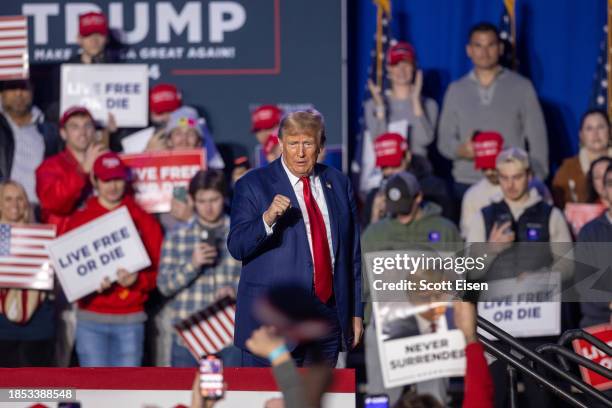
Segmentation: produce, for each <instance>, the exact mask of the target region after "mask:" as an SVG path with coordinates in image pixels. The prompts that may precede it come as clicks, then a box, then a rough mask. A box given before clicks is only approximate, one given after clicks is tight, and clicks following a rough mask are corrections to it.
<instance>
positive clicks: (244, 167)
mask: <svg viewBox="0 0 612 408" xmlns="http://www.w3.org/2000/svg"><path fill="white" fill-rule="evenodd" d="M107 38H108V26H107V24H106V18H105V16H104V15H102V14H100V13H87V14H85V15H82V16H81V18H80V26H79V44H80V47H81V53H80V54H79V56H78V58H76V59H75V60H74V61H72V62H76V63H82V64H98V63H105V62H108V61H109V58H110V57H109V56H108V54H107V52H106V51H105V45H106V43H107ZM467 52H468V55H469V57H470V59H471V60H472V62H473V65H474V68H473V69H472V70H471V71H470V72H469V73H467V74H466V75H465V76H464V77H462V78H460V79H459V80H457V81H455V82H453V83H452V84H451V85H450V86H449V88H448V90H447V92H446V95H445V97H444V102H443V105H442V107H441V109H439V108H438V106H437V104H436V102H435V101H434V100H433V99H431V98H428V97H426V96H424V95H422V83H423V73H422V71H421V70H420V69H419V67H418V63H417V61H418V60H417V52H416V50H415V49H414V48H413V47H412V46H411V45H410V44H408V43H405V42H399V43H397V44H396V45H393V46H392V47H391V48H390V50H389V53H388V55H387V56H386V59H385V63H386V64H387V71H388V73H389V79H390V83H391V89H390V92H388V93H384V92H382V90H381V89H377V87H376V86H375V85H374V84H372V83H370V84H369V87H370V92H371V95H372V98H371V99H370V100H368V101H367V102H366V104H365V119H366V121H365V123H366V128H367V129H366V131H367V132H366V143H365V145H366V149H365V151H364V166H363V168H362V173H361V178H360V181H359V186H358V187H359V188H358V189H357V191H358V192H359V196H360V199H361V204H362V205H361V219H362V225H361V227H362V231H363V232H362V250H363V252H369V251H375V250H383V249H393V248H401V247H402V245H403V244H404V243H406V244H410V243H414V242H434V241H435V242H442V243H444V242H449V243H458V242H463V241H465V242H468V243H473V242H493V243H500V244H503V243H512V242H551V243H553V242H554V243H563V242H572V241H573V240H577V241H579V242H608V241H610V240H611V239H612V209H611V208H612V147H611V143H610V142H611V128H610V121H609V119H608V116H607V114H606V113H605V112H601V111H598V110H586V112H585V114H584V116H583V118H582V121H581V125H580V135H579V139H580V148H579V152H578V154H577V155H576V156H574V157H571V158H567V159H565V160H564V161H563V163H562V164H561V166H560V167H559V168H558V170H557V171H556V172H555V173H554V174H553V175H551V174H550V169H551V163H550V162H549V156H548V144H549V140H548V136H547V132H546V126H545V123H544V117H543V115H542V110H541V108H540V105H539V102H538V98H537V95H536V93H535V90H534V88H533V86H532V84H531V82H530V81H529V80H528V79H526V78H524V77H522V76H521V75H519V74H517V73H516V72H513V71H511V70H509V69H506V68H504V67H502V66H501V65H500V63H499V58H500V55H501V52H502V45H501V41H500V38H499V34H498V32H497V29H496V28H495V27H494V26H492V25H490V24H487V23H482V24H479V25H477V26H475V27H474V28H473V29H472V31H471V32H470V33H469V42H468V44H467ZM41 86H45V85H44V84H33V83H31V82H30V81H27V80H23V81H7V82H4V83H2V94H1V113H0V180H1V184H0V223H11V224H26V223H44V224H53V225H55V226H56V227H57V233H58V234H59V235H61V234H64V233H66V232H68V231H70V230H72V229H74V228H77V227H79V226H80V225H83V224H85V223H87V222H89V221H91V220H93V219H95V218H98V217H100V216H102V215H104V214H106V213H108V212H109V211H112V210H113V209H115V208H118V207H119V206H125V207H127V209H128V211H129V213H130V215H131V217H132V219H133V220H134V223H135V225H136V227H137V229H138V231H139V233H140V235H141V239H142V241H143V243H144V246H145V248H146V251H147V253H148V255H149V257H150V259H151V266H150V267H148V268H147V269H145V270H141V271H140V272H138V273H134V274H128V273H127V271H125V270H121V269H120V270H118V271H117V280H116V282H114V283H111V282H110V281H103V282H101V283H100V287H99V289H98V291H97V292H96V293H94V294H92V295H89V296H87V297H85V298H83V299H81V300H79V301H78V304H77V305H75V304H70V303H68V302H67V300H66V299H65V297H64V295H63V293H62V291H61V287H60V286H59V284H58V285H56V289H55V291H53V292H52V293H49V292H46V291H38V290H21V289H0V294H1V296H0V302H1V304H0V350H2V351H0V366H2V367H19V366H69V365H77V364H78V365H80V366H84V367H94V366H140V365H143V364H147V365H159V366H176V367H190V366H196V365H197V361H196V360H195V359H194V358H193V357H192V356H191V355H190V353H189V351H188V349H187V348H186V347H185V345H184V344H183V343H182V340H181V339H180V338H179V337H178V336H176V335H175V334H174V333H173V329H172V325H173V323H176V322H178V321H180V320H182V319H185V318H187V317H189V316H190V315H191V314H192V313H194V312H197V311H199V310H201V309H203V308H204V307H206V306H207V305H210V304H211V303H213V302H214V301H216V300H218V299H220V298H223V297H224V296H228V295H229V296H234V295H235V291H236V288H237V284H238V280H239V278H240V262H238V261H236V260H235V259H233V258H232V257H231V255H230V254H229V252H228V250H227V244H226V241H227V235H228V231H229V215H228V214H229V212H230V211H231V208H230V199H231V195H232V187H233V185H234V183H235V182H236V181H237V180H238V179H239V178H240V177H241V176H242V175H244V174H245V173H246V172H248V171H249V169H250V163H252V160H250V158H249V157H246V156H245V157H238V158H236V159H235V161H233V162H231V163H227V162H224V161H223V159H222V157H221V155H220V154H219V151H218V149H217V148H216V147H215V140H214V138H213V136H212V134H211V133H210V131H209V130H208V129H207V128H206V126H205V125H203V120H202V118H201V116H200V114H199V113H198V112H197V110H196V109H194V108H192V107H190V106H186V105H184V103H185V102H188V101H183V100H182V97H181V93H180V90H178V89H177V88H176V87H175V86H173V85H172V84H158V85H156V86H154V87H153V88H152V89H151V91H150V98H149V99H150V105H149V106H150V125H151V126H153V127H154V128H155V132H154V134H153V136H152V137H151V139H150V140H149V142H148V144H147V146H146V149H145V151H147V152H152V151H164V150H181V149H194V148H200V147H205V148H206V154H207V163H208V169H207V170H203V171H200V172H198V173H197V174H196V175H195V176H194V177H193V179H192V180H191V182H190V184H189V187H188V190H187V194H186V196H185V197H183V198H180V197H174V198H173V199H172V205H171V209H170V211H169V212H168V213H163V214H148V213H146V212H145V211H144V210H143V209H142V208H141V207H140V206H139V205H138V204H137V203H136V202H135V200H134V198H133V196H132V194H131V189H130V186H129V183H130V176H129V172H128V169H127V168H126V167H125V165H124V164H123V162H122V160H121V158H120V157H119V155H118V154H117V152H120V151H121V149H122V144H121V140H122V139H123V138H124V137H125V136H127V135H129V134H130V133H132V132H133V131H135V130H134V129H121V128H117V127H116V126H115V125H114V120H113V118H112V117H111V118H109V120H108V121H107V124H106V125H105V126H104V127H100V126H98V124H97V123H96V122H95V120H94V119H93V117H92V115H91V114H90V112H89V111H88V110H87V109H86V108H84V107H80V106H74V107H70V108H69V109H67V110H66V111H65V112H63V113H62V114H61V115H60V114H59V113H58V112H57V111H56V112H55V113H54V111H53V109H57V106H55V107H54V106H50V107H46V109H45V110H44V113H43V109H41V108H39V107H37V106H34V105H33V104H32V101H33V95H34V93H35V92H36V89H37V88H38V87H41ZM282 115H283V112H282V111H281V109H279V108H278V107H277V106H274V105H263V106H261V107H259V108H258V109H256V110H255V111H254V112H253V113H252V117H251V122H252V132H253V134H254V137H256V139H257V142H258V143H259V144H260V145H261V147H262V149H263V152H264V153H265V157H266V159H267V161H268V162H271V161H273V160H276V159H277V158H278V157H279V156H280V154H281V146H280V144H279V140H278V137H277V135H276V132H277V129H278V126H279V122H280V120H281V118H282ZM436 148H437V150H438V151H439V152H440V153H441V155H442V156H443V157H445V158H446V159H448V160H450V161H451V162H452V175H451V176H449V175H444V174H438V172H437V171H436V169H435V168H434V166H433V165H432V162H431V161H430V158H431V157H430V156H429V153H430V152H431V151H432V150H433V149H436ZM548 180H551V182H550V184H547V181H548ZM569 203H597V204H601V208H602V210H601V212H600V213H599V214H598V216H597V217H596V218H595V219H594V220H592V221H591V222H589V223H587V224H586V225H585V226H584V227H583V228H582V230H581V231H580V232H579V234H577V235H576V234H575V231H573V230H571V229H570V227H569V226H568V222H567V220H566V219H565V216H564V213H563V212H562V211H563V210H564V208H565V207H566V206H567V205H568V204H569ZM536 230H537V231H536ZM533 231H536V232H535V233H534V232H533ZM433 232H435V234H433V235H432V233H433ZM534 234H535V235H534ZM203 237H204V238H203ZM389 243H392V244H393V245H395V247H391V248H389V246H388V245H389ZM582 248H583V250H584V248H585V247H582ZM576 256H577V257H578V256H583V257H585V259H587V258H588V259H593V258H597V257H598V256H601V254H597V253H594V254H589V253H581V254H576ZM602 262H605V261H602ZM571 278H572V277H571V275H569V274H568V275H564V279H571ZM17 306H18V307H19V312H18V313H8V311H9V310H13V308H15V307H17ZM466 307H467V308H469V306H466V305H463V304H458V305H456V306H455V308H456V310H455V315H454V316H453V317H451V316H450V315H449V316H441V315H439V314H435V313H434V314H431V313H430V314H428V313H423V314H420V315H418V316H417V317H416V318H415V322H416V323H418V324H416V323H414V322H413V323H414V324H415V327H416V329H415V332H414V334H427V333H432V332H435V331H437V330H440V329H441V327H440V323H439V320H440V319H442V320H440V321H443V323H442V324H443V325H444V326H448V327H450V322H451V321H454V323H453V324H454V325H455V327H457V328H460V329H461V330H462V332H463V333H464V335H465V337H466V342H467V344H468V346H467V348H466V355H467V357H468V370H467V374H466V378H465V382H464V384H465V398H466V399H467V398H470V399H469V400H468V401H469V402H465V403H464V406H470V407H474V406H482V407H489V406H493V404H494V400H495V405H496V406H503V404H504V402H505V398H507V395H506V390H507V386H506V379H505V378H504V376H505V370H504V368H503V367H498V366H501V363H499V362H497V363H496V364H497V365H496V364H493V365H492V366H491V367H490V369H487V367H486V363H485V360H484V357H483V349H482V346H481V345H480V344H478V341H477V338H476V335H475V322H474V314H475V312H474V311H473V310H471V311H470V310H467V311H466V309H465V308H466ZM611 307H612V302H609V303H608V304H606V303H605V302H599V303H594V302H590V303H580V307H579V308H574V309H573V310H567V311H566V310H565V309H564V313H566V312H567V316H565V317H567V319H564V321H565V322H567V324H565V325H564V328H575V327H586V326H591V325H595V324H600V323H610V318H611ZM472 308H473V306H472ZM147 321H148V322H147ZM430 323H431V327H433V328H431V327H430V326H429V325H430ZM365 324H366V336H365V347H364V351H363V352H364V353H365V363H366V364H365V366H366V371H367V388H368V392H369V393H373V394H378V393H385V394H388V395H389V396H390V397H391V399H392V401H393V403H394V404H396V405H395V406H397V407H413V406H425V405H419V404H425V403H426V402H423V401H417V399H418V398H417V395H421V397H422V395H423V394H429V395H430V396H432V397H431V398H433V399H434V401H436V402H435V403H437V404H439V405H437V406H443V405H445V404H446V403H447V397H448V388H449V382H448V380H446V379H440V380H432V381H427V382H423V383H419V384H416V386H415V387H414V388H413V389H410V390H406V389H404V388H398V389H386V388H385V387H384V386H383V384H382V377H381V374H380V361H379V354H378V349H377V343H376V338H375V325H376V324H377V322H376V319H375V318H374V316H372V314H371V312H366V318H365ZM448 327H444V328H443V329H444V330H446V329H447V328H448ZM400 329H401V330H400ZM260 330H261V331H258V332H255V333H254V334H253V337H252V339H251V340H250V341H249V342H247V346H248V347H249V349H250V350H251V351H252V353H254V354H255V355H259V356H261V357H263V358H265V357H267V356H268V355H269V354H270V351H271V350H273V349H275V348H277V346H278V344H280V343H282V342H283V341H284V340H283V339H282V338H279V337H278V334H277V333H276V332H274V331H273V330H272V329H269V328H267V329H260ZM385 330H386V331H385V335H387V336H389V338H394V336H395V335H396V334H394V333H395V330H397V332H398V333H400V332H402V333H403V332H405V331H402V330H404V329H403V328H397V327H396V328H394V327H387V328H386V329H385ZM544 340H548V339H541V338H529V339H526V341H527V342H529V343H530V345H532V346H533V347H535V346H537V345H539V344H542V342H543V341H544ZM553 340H554V339H553ZM5 350H11V352H6V351H5ZM236 352H237V350H236V349H235V348H234V347H233V346H230V347H228V348H226V349H224V350H222V351H221V352H220V356H221V358H222V359H223V360H224V362H225V364H226V365H228V366H232V365H237V364H238V363H237V360H236ZM271 363H272V365H273V366H274V370H275V373H277V374H278V378H279V380H282V381H285V387H287V388H291V384H286V383H287V382H288V381H289V382H290V381H292V380H291V379H292V378H293V377H292V372H293V371H292V370H294V367H293V366H292V363H291V358H290V355H289V354H288V353H283V354H281V355H279V356H277V358H276V359H275V360H274V361H271ZM490 376H492V377H490ZM491 378H492V379H491ZM295 381H297V380H295ZM525 385H526V390H525V392H526V393H527V394H528V402H527V405H525V406H534V407H535V406H539V407H544V406H552V405H550V404H551V401H550V398H551V395H549V394H547V393H546V392H545V391H543V390H542V389H540V388H538V387H537V386H535V385H534V384H532V383H530V381H529V380H528V379H525ZM304 392H305V391H304V390H301V391H298V392H294V394H285V396H286V397H287V398H290V399H297V400H299V401H301V405H300V404H298V403H297V402H296V403H291V402H288V403H286V404H285V406H295V407H297V406H316V405H318V404H319V402H316V401H315V400H316V399H317V398H314V400H313V399H309V398H310V397H309V398H306V397H305V396H304V395H303V393H304ZM318 397H320V393H319V395H318ZM423 398H424V397H423ZM306 400H308V401H309V402H308V404H310V405H306V403H305V402H304V401H306ZM313 401H315V402H313ZM474 401H477V402H474ZM432 404H433V403H432ZM427 406H436V405H427Z"/></svg>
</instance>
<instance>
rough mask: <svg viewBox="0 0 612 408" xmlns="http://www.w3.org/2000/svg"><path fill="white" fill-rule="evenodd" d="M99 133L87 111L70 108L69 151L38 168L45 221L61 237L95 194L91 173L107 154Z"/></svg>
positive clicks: (65, 135)
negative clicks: (53, 227) (87, 200)
mask: <svg viewBox="0 0 612 408" xmlns="http://www.w3.org/2000/svg"><path fill="white" fill-rule="evenodd" d="M95 130H96V129H95V125H94V120H93V117H92V116H91V113H89V111H88V110H87V109H86V108H84V107H80V106H73V107H71V108H69V109H68V110H66V112H64V114H63V115H62V118H61V120H60V136H61V137H62V139H63V140H64V142H65V144H66V147H65V149H64V150H63V151H61V152H60V153H58V154H56V155H54V156H51V157H49V158H47V159H45V160H44V161H43V162H42V163H41V165H40V166H38V168H37V169H36V193H37V195H38V199H39V202H40V208H41V215H42V221H43V222H44V223H47V224H55V225H56V226H57V233H58V235H61V234H62V233H64V232H65V231H66V224H67V222H68V218H69V217H70V216H71V215H72V214H73V213H74V212H75V211H76V210H77V208H79V207H80V206H81V204H83V202H84V201H85V199H86V198H87V197H88V196H89V195H90V194H91V184H90V181H89V180H90V177H89V173H90V172H91V169H92V167H93V163H94V161H95V160H96V159H97V158H98V156H99V155H100V154H101V153H102V152H103V151H104V147H103V146H102V145H100V144H98V143H96V142H95Z"/></svg>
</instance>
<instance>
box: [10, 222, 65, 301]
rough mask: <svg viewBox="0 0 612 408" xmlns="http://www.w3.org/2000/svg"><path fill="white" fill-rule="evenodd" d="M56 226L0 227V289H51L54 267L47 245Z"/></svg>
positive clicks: (53, 235)
mask: <svg viewBox="0 0 612 408" xmlns="http://www.w3.org/2000/svg"><path fill="white" fill-rule="evenodd" d="M54 238H55V225H42V224H36V225H27V224H26V225H23V226H15V225H10V224H0V287H1V288H21V289H41V290H51V289H53V267H52V264H51V259H50V257H49V251H48V249H47V245H48V244H49V243H50V242H51V241H52V240H53V239H54Z"/></svg>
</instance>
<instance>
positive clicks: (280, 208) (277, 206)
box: [263, 194, 291, 227]
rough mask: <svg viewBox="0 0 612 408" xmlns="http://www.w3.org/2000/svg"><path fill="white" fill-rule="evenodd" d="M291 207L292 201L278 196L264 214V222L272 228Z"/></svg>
mask: <svg viewBox="0 0 612 408" xmlns="http://www.w3.org/2000/svg"><path fill="white" fill-rule="evenodd" d="M289 207H291V200H289V198H288V197H285V196H284V195H281V194H277V195H275V196H274V199H273V200H272V204H270V207H268V209H267V210H266V212H265V213H264V214H263V217H264V221H265V222H266V224H267V225H268V226H269V227H271V226H272V225H274V223H275V222H276V221H277V220H278V219H279V218H280V217H281V216H282V215H283V214H284V213H285V212H286V211H287V210H288V209H289Z"/></svg>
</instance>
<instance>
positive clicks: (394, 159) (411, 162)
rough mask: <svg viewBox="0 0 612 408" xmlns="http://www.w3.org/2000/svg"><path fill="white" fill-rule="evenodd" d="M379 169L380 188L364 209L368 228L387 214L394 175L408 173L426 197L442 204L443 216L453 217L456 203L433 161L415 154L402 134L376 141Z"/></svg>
mask: <svg viewBox="0 0 612 408" xmlns="http://www.w3.org/2000/svg"><path fill="white" fill-rule="evenodd" d="M374 148H375V151H376V166H377V167H378V168H380V169H381V173H382V175H383V178H382V182H381V183H380V188H379V187H376V188H374V189H372V190H371V191H370V192H369V193H368V195H367V197H366V203H365V206H364V209H363V224H364V225H368V224H370V223H374V222H376V221H378V220H380V219H381V218H382V217H384V216H385V214H386V209H385V194H384V185H385V184H386V182H387V180H388V179H389V178H390V177H392V176H393V175H395V174H397V173H399V172H402V171H408V172H409V173H412V174H413V175H414V176H415V177H416V178H417V180H418V182H419V184H420V185H421V186H422V187H421V188H422V190H423V198H424V200H425V201H429V202H432V203H435V204H437V205H439V206H440V207H441V209H442V213H443V214H444V215H445V216H446V217H450V212H451V211H452V207H453V205H452V202H451V200H450V196H449V194H448V191H447V189H446V183H445V182H444V180H442V179H440V178H438V177H436V176H434V175H433V170H432V167H431V164H430V163H429V161H428V160H427V159H426V158H425V157H423V156H420V155H418V154H413V152H412V151H411V149H410V147H409V146H408V143H407V142H406V140H405V139H404V137H403V136H402V135H400V134H398V133H385V134H382V135H380V136H378V137H377V138H376V140H375V142H374Z"/></svg>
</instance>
